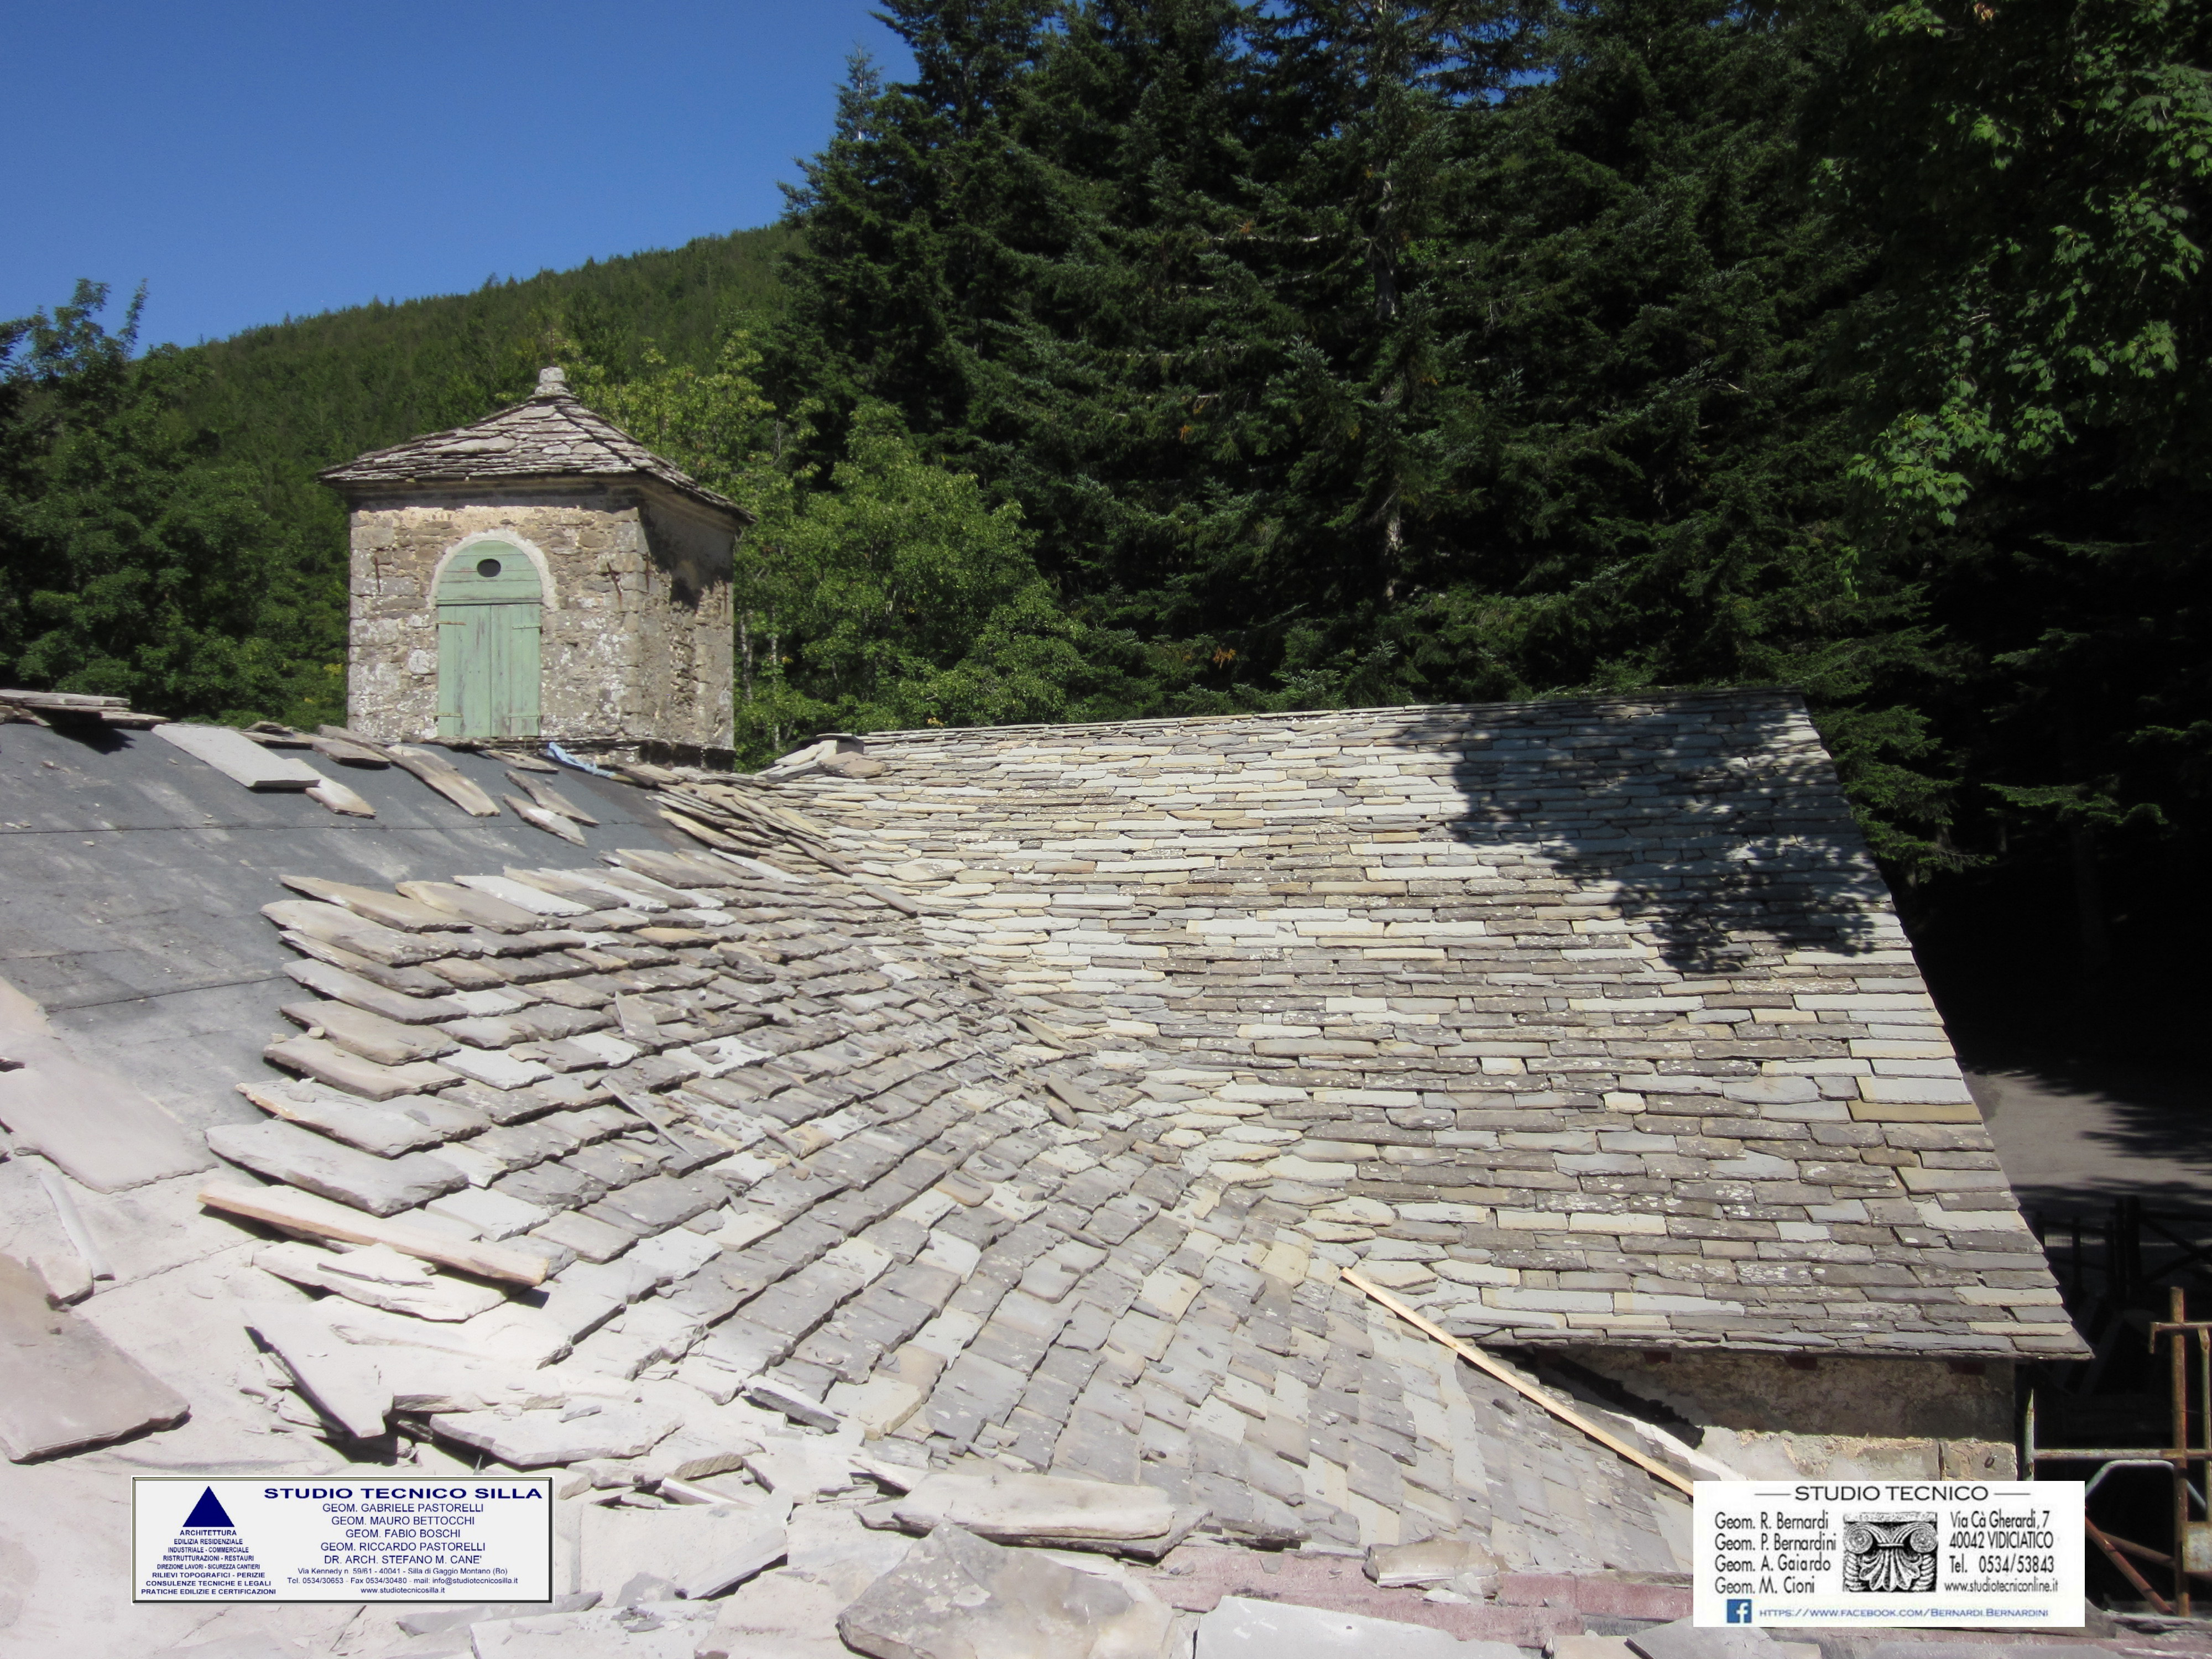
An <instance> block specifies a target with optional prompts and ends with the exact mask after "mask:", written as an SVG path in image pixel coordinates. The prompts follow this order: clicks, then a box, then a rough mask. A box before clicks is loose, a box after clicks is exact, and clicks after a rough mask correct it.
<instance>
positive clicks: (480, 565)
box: [477, 559, 499, 579]
mask: <svg viewBox="0 0 2212 1659" xmlns="http://www.w3.org/2000/svg"><path fill="white" fill-rule="evenodd" d="M497 574H499V561H498V560H497V559H478V560H477V575H479V576H483V577H485V578H487V579H489V578H490V577H493V576H496V575H497Z"/></svg>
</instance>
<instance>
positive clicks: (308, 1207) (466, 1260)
mask: <svg viewBox="0 0 2212 1659" xmlns="http://www.w3.org/2000/svg"><path fill="white" fill-rule="evenodd" d="M200 1202H201V1203H202V1204H204V1205H205V1206H207V1207H208V1208H210V1209H211V1210H222V1211H224V1212H227V1213H228V1214H231V1215H240V1216H244V1217H246V1218H247V1219H249V1220H252V1221H260V1222H265V1223H266V1224H268V1225H270V1226H271V1227H281V1228H283V1230H284V1231H286V1232H289V1233H303V1234H306V1235H307V1236H308V1237H313V1238H336V1239H342V1240H343V1241H344V1242H345V1243H349V1244H389V1245H390V1246H391V1247H392V1249H395V1250H398V1251H401V1252H403V1253H404V1254H405V1255H412V1256H419V1257H420V1258H421V1259H422V1260H423V1261H435V1262H436V1263H437V1264H438V1265H439V1266H440V1267H453V1268H457V1269H459V1271H460V1272H462V1273H474V1274H475V1275H476V1276H477V1278H479V1279H505V1280H507V1281H508V1282H509V1283H511V1284H515V1285H542V1284H544V1282H545V1258H544V1256H540V1255H531V1254H530V1253H529V1252H527V1251H526V1250H510V1249H502V1248H501V1246H499V1245H497V1244H479V1243H472V1242H471V1241H470V1240H468V1239H465V1238H453V1237H448V1236H447V1235H445V1234H443V1233H433V1232H426V1231H423V1230H422V1229H421V1228H419V1227H410V1226H408V1225H405V1224H404V1223H402V1222H396V1221H386V1220H383V1219H381V1218H379V1217H376V1216H373V1215H370V1214H368V1212H365V1211H362V1210H355V1209H349V1208H348V1207H347V1206H345V1205H343V1204H336V1203H333V1202H331V1200H329V1199H326V1198H317V1197H316V1196H315V1195H314V1194H312V1193H302V1192H296V1191H295V1190H294V1189H293V1188H289V1187H246V1186H242V1185H239V1184H235V1183H229V1182H216V1184H214V1185H213V1186H210V1187H208V1188H204V1189H203V1190H202V1192H201V1193H200Z"/></svg>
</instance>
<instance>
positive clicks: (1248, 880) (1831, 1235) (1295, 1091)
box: [764, 691, 2081, 1357]
mask: <svg viewBox="0 0 2212 1659" xmlns="http://www.w3.org/2000/svg"><path fill="white" fill-rule="evenodd" d="M840 758H842V760H843V761H846V762H849V761H851V760H852V759H854V758H857V757H849V756H848V757H840ZM865 759H866V761H867V762H868V763H869V765H867V766H866V767H861V768H850V767H844V768H840V767H838V766H837V765H836V762H835V761H834V760H833V762H832V763H831V767H830V769H823V766H822V765H821V764H820V763H819V759H818V757H817V758H815V759H810V758H808V757H800V758H799V760H798V761H796V762H794V763H788V764H786V765H784V766H782V767H780V768H777V769H770V771H769V773H768V774H765V775H764V778H765V779H767V780H769V781H771V782H772V783H773V787H774V788H775V793H776V796H777V798H778V799H792V800H794V801H797V802H799V803H802V804H803V805H804V807H805V811H807V812H808V813H809V814H811V816H812V817H814V818H815V819H817V821H820V822H823V823H826V824H828V825H830V826H832V827H833V828H832V833H831V836H830V841H829V844H830V845H831V846H833V847H835V848H837V849H838V851H839V852H840V853H841V854H842V855H843V856H844V857H846V858H848V859H850V860H854V862H855V863H856V865H857V866H860V868H862V869H863V870H865V871H866V872H871V873H872V874H874V875H876V876H878V877H879V878H883V879H885V880H887V881H891V882H895V883H897V884H902V886H903V887H904V889H905V890H907V891H908V892H909V893H910V894H912V895H913V896H915V897H916V898H918V899H921V900H922V901H924V902H925V905H926V914H925V915H923V917H922V919H921V920H922V927H923V929H924V931H925V932H926V933H927V935H928V937H930V938H931V939H933V940H934V941H935V942H936V943H938V944H939V945H941V946H943V947H944V948H945V949H947V950H949V951H957V952H959V953H962V954H963V955H965V956H966V957H969V959H970V960H972V961H975V962H977V963H987V964H988V965H989V967H990V969H991V970H992V971H993V972H994V974H996V975H1000V976H1002V978H1003V981H1004V982H1005V984H1006V987H1007V990H1008V992H1009V994H1012V995H1015V996H1018V997H1020V998H1024V999H1026V1000H1027V1006H1030V1008H1032V1009H1034V1010H1036V1011H1039V1012H1048V1013H1049V1014H1050V1015H1051V1017H1053V1018H1064V1019H1067V1020H1069V1021H1071V1022H1073V1023H1074V1024H1077V1025H1079V1027H1080V1028H1082V1029H1084V1030H1085V1031H1086V1032H1087V1033H1088V1035H1089V1042H1088V1043H1087V1046H1089V1047H1090V1048H1092V1049H1093V1050H1094V1051H1095V1052H1094V1054H1093V1056H1092V1058H1093V1060H1094V1061H1095V1063H1096V1064H1097V1065H1098V1066H1101V1067H1102V1068H1103V1069H1104V1070H1105V1071H1106V1072H1107V1073H1109V1075H1112V1076H1115V1077H1116V1078H1118V1079H1120V1081H1121V1087H1120V1089H1119V1090H1118V1091H1115V1095H1114V1098H1115V1102H1116V1103H1117V1104H1121V1105H1124V1106H1125V1107H1126V1109H1127V1110H1129V1111H1130V1112H1132V1113H1133V1115H1134V1118H1133V1121H1136V1122H1137V1123H1138V1124H1139V1135H1140V1139H1141V1141H1142V1143H1143V1144H1144V1145H1146V1146H1147V1147H1149V1148H1151V1149H1152V1152H1153V1155H1154V1156H1155V1157H1156V1158H1162V1159H1166V1160H1170V1161H1171V1163H1172V1164H1173V1167H1175V1168H1176V1169H1177V1170H1181V1171H1182V1173H1183V1174H1185V1175H1186V1176H1189V1177H1191V1178H1192V1179H1194V1180H1197V1181H1200V1182H1207V1183H1212V1184H1218V1185H1220V1186H1221V1187H1222V1188H1224V1190H1225V1191H1234V1192H1236V1193H1237V1194H1238V1196H1239V1199H1240V1201H1243V1202H1246V1203H1249V1204H1250V1205H1251V1206H1253V1208H1252V1213H1254V1214H1256V1215H1261V1216H1265V1217H1267V1218H1269V1219H1270V1220H1271V1221H1272V1222H1273V1223H1274V1224H1275V1225H1278V1226H1281V1227H1284V1228H1285V1229H1288V1230H1290V1231H1292V1232H1295V1233H1296V1234H1297V1235H1298V1236H1300V1237H1304V1238H1307V1239H1310V1240H1311V1241H1312V1242H1313V1243H1314V1244H1315V1245H1316V1246H1317V1247H1322V1248H1326V1249H1330V1250H1333V1251H1335V1252H1337V1253H1339V1259H1340V1260H1343V1261H1346V1262H1347V1263H1348V1262H1349V1261H1352V1260H1355V1259H1356V1260H1358V1261H1362V1262H1363V1263H1365V1264H1368V1265H1369V1266H1370V1270H1371V1269H1372V1268H1374V1267H1376V1266H1377V1265H1380V1266H1381V1267H1382V1268H1383V1271H1384V1272H1386V1273H1389V1274H1390V1275H1391V1276H1392V1277H1391V1280H1390V1282H1393V1283H1395V1284H1396V1285H1399V1286H1400V1287H1401V1289H1402V1291H1403V1292H1404V1294H1406V1295H1407V1296H1408V1297H1410V1298H1412V1299H1413V1300H1414V1301H1415V1302H1416V1303H1417V1304H1419V1305H1420V1306H1421V1307H1422V1308H1423V1310H1425V1312H1427V1313H1428V1314H1429V1316H1431V1317H1432V1318H1435V1319H1437V1320H1438V1321H1439V1322H1442V1323H1443V1324H1444V1325H1445V1326H1447V1327H1448V1328H1450V1329H1452V1330H1454V1331H1455V1332H1458V1333H1461V1334H1468V1335H1474V1336H1478V1337H1486V1338H1487V1337H1505V1336H1510V1338H1511V1339H1512V1340H1515V1341H1518V1342H1523V1343H1528V1344H1561V1345H1582V1344H1591V1343H1595V1344H1622V1345H1637V1346H1705V1345H1714V1346H1728V1347H1751V1348H1766V1349H1771V1350H1781V1351H1787V1352H1796V1353H1817V1352H1842V1353H1856V1354H1879V1353H1890V1354H1908V1353H1923V1354H1929V1355H1938V1354H1941V1355H1951V1356H1960V1357H1965V1356H1972V1355H1998V1356H2002V1355H2016V1356H2029V1355H2036V1354H2069V1355H2070V1354H2076V1353H2078V1352H2081V1348H2080V1344H2079V1339H2078V1337H2076V1335H2075V1333H2074V1331H2073V1329H2072V1328H2071V1327H2070V1326H2069V1324H2068V1322H2067V1321H2066V1318H2065V1315H2064V1312H2063V1309H2062V1308H2061V1307H2060V1305H2059V1297H2058V1295H2057V1290H2056V1288H2055V1286H2054V1285H2052V1283H2051V1279H2050V1276H2049V1274H2048V1272H2047V1270H2046V1268H2045V1262H2044V1258H2043V1256H2042V1254H2041V1252H2040V1250H2039V1248H2038V1245H2037V1243H2036V1241H2035V1239H2034V1238H2033V1236H2032V1235H2031V1234H2030V1232H2029V1231H2028V1230H2027V1226H2026V1225H2025V1223H2024V1222H2023V1220H2022V1219H2021V1215H2020V1212H2019V1209H2018V1206H2017V1205H2016V1203H2015V1200H2014V1198H2013V1195H2012V1193H2011V1191H2010V1190H2009V1188H2008V1187H2007V1185H2006V1182H2005V1177H2004V1174H2003V1171H2002V1169H2001V1168H2000V1167H1999V1164H1998V1161H1997V1158H1996V1152H1995V1149H1994V1148H1993V1146H1992V1145H1991V1143H1990V1139H1989V1136H1988V1133H1987V1131H1986V1130H1985V1129H1984V1127H1983V1125H1982V1123H1981V1121H1980V1118H1979V1115H1978V1113H1977V1111H1976V1109H1975V1108H1974V1106H1973V1103H1972V1098H1971V1097H1970V1096H1969V1095H1968V1093H1967V1091H1966V1085H1965V1083H1964V1081H1963V1080H1962V1079H1961V1077H1960V1073H1959V1069H1958V1066H1957V1065H1956V1062H1955V1060H1954V1055H1953V1054H1952V1050H1951V1047H1950V1043H1949V1040H1948V1036H1947V1034H1946V1033H1945V1031H1944V1029H1943V1025H1942V1019H1941V1018H1940V1016H1939V1015H1938V1013H1937V1012H1936V1007H1935V1005H1934V1003H1933V1002H1932V1001H1931V1000H1930V999H1929V994H1928V991H1927V987H1926V986H1925V985H1924V983H1923V981H1922V979H1921V976H1920V973H1919V969H1918V968H1917V966H1916V965H1915V963H1914V961H1913V957H1912V953H1911V950H1910V948H1909V947H1908V945H1907V943H1906V940H1905V935H1904V933H1903V930H1902V929H1901V927H1899V923H1898V921H1897V918H1896V916H1895V915H1894V913H1893V908H1892V906H1891V904H1890V901H1889V897H1888V894H1887V889H1886V888H1885V887H1884V885H1883V883H1882V880H1881V876H1880V873H1879V872H1877V870H1876V869H1875V866H1874V864H1873V861H1872V860H1871V859H1870V857H1869V855H1868V854H1867V852H1866V849H1865V847H1864V845H1863V841H1862V839H1861V837H1860V836H1859V834H1858V831H1857V827H1856V826H1855V824H1854V823H1853V822H1852V820H1851V818H1850V813H1849V811H1848V809H1847V808H1846V806H1845V804H1844V799H1843V797H1842V793H1841V791H1840V789H1839V788H1838V784H1837V781H1836V778H1835V775H1834V771H1833V769H1832V766H1831V764H1830V763H1829V761H1828V758H1827V756H1826V752H1825V751H1824V750H1823V749H1822V748H1821V746H1820V740H1819V738H1818V736H1817V734H1816V733H1815V732H1814V729H1813V727H1812V725H1811V722H1810V721H1809V720H1808V719H1807V717H1806V714H1805V713H1804V710H1803V708H1802V706H1801V704H1800V703H1799V702H1798V701H1797V699H1796V697H1795V696H1790V695H1789V694H1785V693H1780V692H1759V691H1751V692H1738V693H1727V694H1711V695H1684V696H1654V697H1647V698H1616V699H1601V700H1592V701H1587V702H1577V701H1561V702H1537V703H1523V704H1511V705H1497V706H1458V707H1445V708H1401V709H1375V710H1358V711H1351V712H1344V713H1326V714H1288V715H1253V716H1243V717H1236V718H1226V719H1212V720H1167V721H1146V722H1133V723H1127V724H1121V725H1111V726H1060V727H1021V728H1008V729H1004V730H991V731H927V732H893V733H880V734H876V735H874V736H872V737H870V738H868V739H867V740H866V757H865ZM850 773H867V774H872V775H848V774H850Z"/></svg>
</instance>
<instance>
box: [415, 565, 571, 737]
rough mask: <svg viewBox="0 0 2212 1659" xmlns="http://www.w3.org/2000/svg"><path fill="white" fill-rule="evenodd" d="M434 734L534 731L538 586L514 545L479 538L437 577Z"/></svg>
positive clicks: (540, 592) (534, 570)
mask: <svg viewBox="0 0 2212 1659" xmlns="http://www.w3.org/2000/svg"><path fill="white" fill-rule="evenodd" d="M437 597H438V735H439V736H440V737H441V738H534V737H536V736H537V735H538V615H539V611H540V605H541V602H542V600H543V599H544V588H543V587H541V586H539V584H538V571H537V568H536V567H535V566H533V565H532V563H531V562H530V561H529V560H528V559H527V558H526V557H525V556H523V554H522V552H521V551H520V550H519V549H517V548H512V547H508V546H507V545H505V544H502V543H499V542H478V543H477V544H475V545H474V546H472V547H469V548H466V549H464V550H463V551H462V553H461V555H460V556H459V558H456V559H455V560H454V561H453V562H452V563H451V564H449V565H447V567H446V573H445V574H444V575H442V576H441V577H439V579H438V595H437Z"/></svg>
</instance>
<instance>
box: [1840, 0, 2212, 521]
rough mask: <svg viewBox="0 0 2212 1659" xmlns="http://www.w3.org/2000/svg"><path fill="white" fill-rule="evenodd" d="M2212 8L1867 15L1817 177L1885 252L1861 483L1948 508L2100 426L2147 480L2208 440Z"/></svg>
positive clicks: (2002, 8)
mask: <svg viewBox="0 0 2212 1659" xmlns="http://www.w3.org/2000/svg"><path fill="white" fill-rule="evenodd" d="M2208 49H2212V14H2208V13H2207V12H2206V10H2205V9H2204V8H2203V6H2202V5H2199V4H2197V3H2194V0H2098V3H2082V0H2002V3H1989V0H1941V3H1935V0H1906V3H1904V4H1900V5H1896V6H1893V7H1892V8H1890V9H1887V10H1885V11H1882V12H1881V13H1879V14H1878V15H1875V17H1874V18H1873V19H1872V21H1871V22H1870V23H1869V27H1868V28H1867V30H1866V32H1865V37H1864V39H1863V42H1862V43H1861V45H1860V47H1859V50H1858V52H1857V56H1856V58H1855V61H1854V62H1853V63H1852V64H1851V65H1850V72H1849V74H1848V75H1847V76H1846V77H1845V78H1844V80H1843V81H1842V82H1840V83H1839V86H1838V97H1837V99H1836V100H1835V106H1834V108H1833V110H1832V114H1831V116H1830V119H1829V122H1828V131H1827V132H1826V135H1825V138H1826V146H1827V150H1828V156H1827V160H1826V182H1827V184H1828V186H1829V188H1830V189H1831V190H1832V191H1833V192H1834V193H1835V194H1836V196H1837V197H1838V198H1839V200H1840V201H1842V202H1843V203H1844V204H1847V208H1848V210H1849V211H1850V213H1851V214H1852V215H1853V216H1854V217H1855V218H1856V219H1857V220H1858V221H1859V222H1861V223H1863V224H1864V225H1865V226H1866V227H1867V228H1868V229H1869V231H1870V232H1871V234H1873V235H1875V237H1877V238H1879V239H1880V240H1881V245H1882V252H1883V259H1884V272H1883V277H1884V280H1883V284H1882V291H1881V303H1880V304H1879V305H1876V306H1872V307H1869V308H1868V311H1867V313H1866V316H1865V321H1866V325H1867V332H1868V336H1869V340H1868V345H1869V358H1870V360H1871V361H1872V362H1875V364H1876V365H1878V368H1877V371H1876V374H1877V381H1878V387H1879V392H1878V395H1879V397H1880V398H1881V404H1880V405H1878V406H1880V407H1883V408H1884V410H1885V413H1886V415H1887V419H1886V422H1885V423H1884V424H1883V425H1882V427H1881V430H1880V431H1879V432H1878V433H1877V434H1876V435H1875V438H1874V441H1873V442H1872V443H1871V444H1870V445H1869V447H1868V449H1867V451H1866V452H1865V453H1863V454H1861V455H1860V456H1858V457H1857V459H1856V460H1855V462H1854V464H1853V467H1852V472H1853V476H1855V477H1857V478H1858V479H1860V480H1861V481H1863V483H1866V484H1868V485H1869V486H1870V487H1871V488H1872V489H1873V490H1874V491H1875V492H1876V493H1877V494H1878V495H1879V496H1880V497H1881V498H1882V499H1883V501H1886V502H1887V503H1888V504H1890V505H1892V506H1893V507H1897V508H1899V509H1904V510H1907V511H1916V510H1917V511H1922V512H1927V513H1932V514H1933V515H1934V516H1935V517H1936V518H1937V519H1938V520H1940V521H1941V522H1942V523H1944V524H1947V525H1948V524H1951V523H1954V522H1955V520H1956V515H1957V512H1958V509H1959V507H1960V505H1961V504H1962V503H1963V502H1964V501H1966V498H1967V496H1968V495H1969V493H1970V492H1971V491H1972V489H1973V487H1974V485H1975V483H1976V482H1977V481H1978V480H1979V479H1984V478H1986V477H1990V476H1991V475H1992V474H1999V475H2001V474H2003V473H2006V472H2009V471H2017V470H2018V469H2020V468H2021V467H2022V466H2026V465H2033V463H2035V462H2037V461H2039V460H2041V459H2045V458H2048V457H2050V456H2051V455H2052V454H2053V453H2054V452H2055V451H2057V449H2059V448H2060V447H2063V446H2064V445H2066V444H2068V443H2069V442H2070V441H2073V440H2075V438H2078V437H2080V436H2081V435H2083V434H2084V433H2085V432H2087V431H2090V430H2093V429H2098V428H2102V429H2104V430H2106V431H2108V432H2110V433H2112V434H2113V435H2116V436H2118V437H2119V438H2120V440H2121V443H2120V452H2121V459H2122V461H2123V464H2124V465H2127V466H2128V467H2130V469H2131V470H2134V471H2138V472H2147V471H2158V470H2160V469H2161V468H2162V467H2164V466H2165V465H2166V464H2167V463H2168V462H2169V461H2170V460H2171V459H2173V458H2174V451H2175V449H2176V448H2177V447H2179V446H2183V445H2197V446H2201V444H2202V443H2203V439H2204V437H2205V431H2204V422H2205V410H2204V394H2205V391H2206V388H2207V386H2208V381H2207V379H2206V375H2207V368H2206V356H2205V346H2206V344H2207V343H2208V342H2207V331H2206V330H2207V322H2208V303H2207V300H2206V285H2205V281H2204V252H2203V248H2202V246H2200V245H2199V238H2200V237H2201V235H2202V232H2201V230H2200V229H2199V228H2198V227H2197V225H2196V224H2195V223H2193V221H2196V220H2197V219H2199V218H2201V216H2202V215H2203V209H2204V205H2205V201H2206V193H2207V192H2206V187H2207V185H2208V184H2212V72H2208V64H2207V58H2208V55H2212V52H2209V51H2208Z"/></svg>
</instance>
